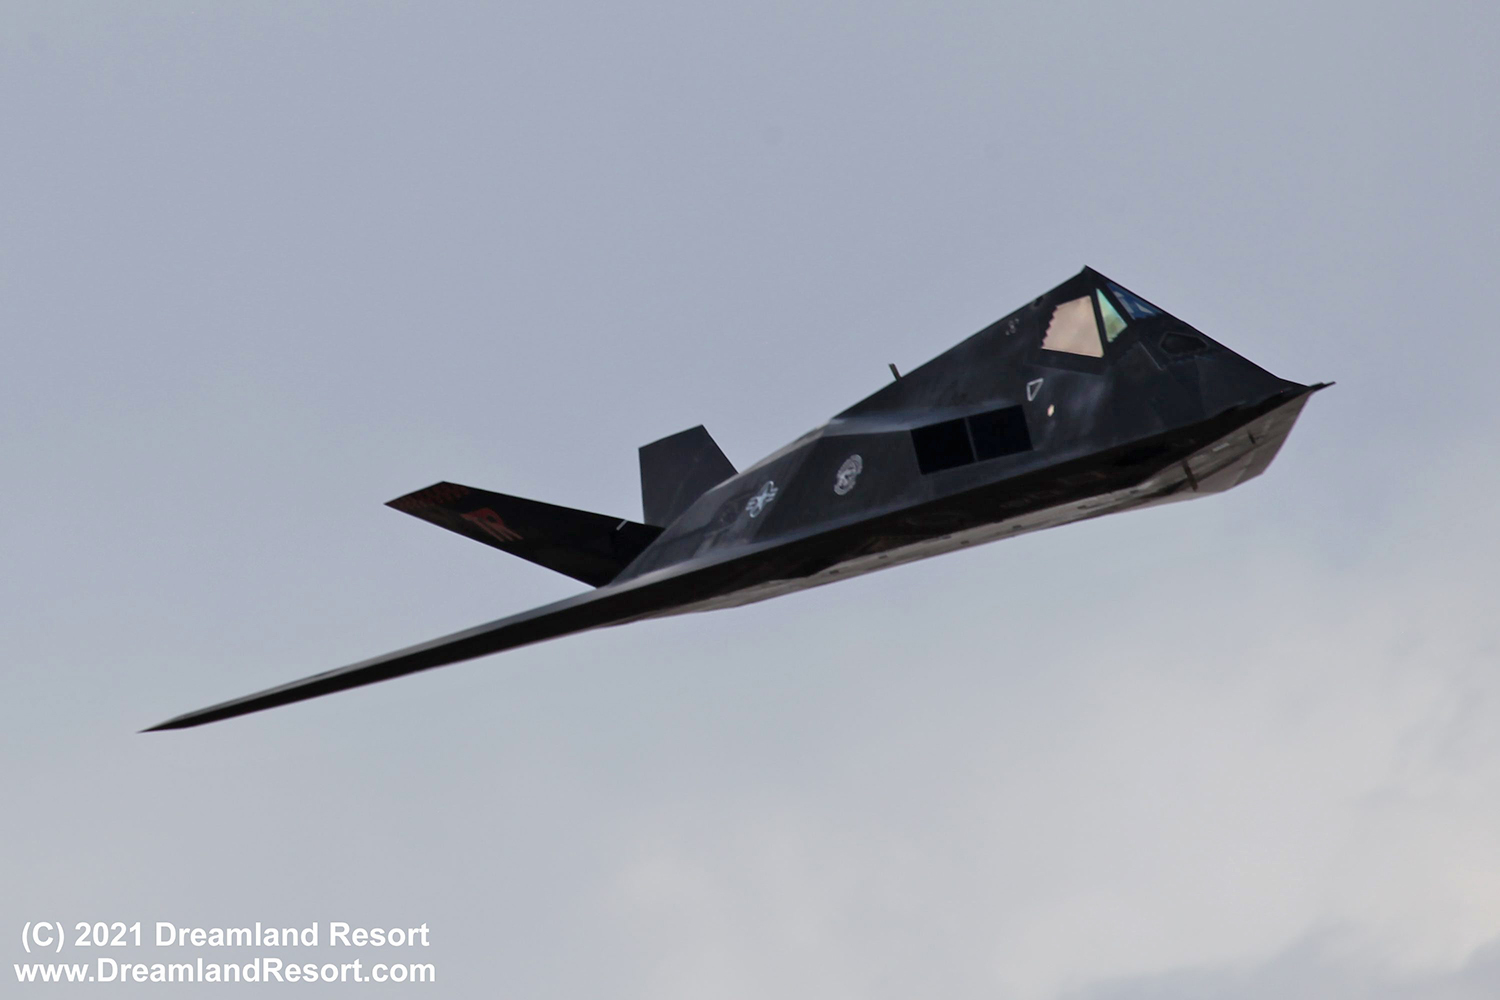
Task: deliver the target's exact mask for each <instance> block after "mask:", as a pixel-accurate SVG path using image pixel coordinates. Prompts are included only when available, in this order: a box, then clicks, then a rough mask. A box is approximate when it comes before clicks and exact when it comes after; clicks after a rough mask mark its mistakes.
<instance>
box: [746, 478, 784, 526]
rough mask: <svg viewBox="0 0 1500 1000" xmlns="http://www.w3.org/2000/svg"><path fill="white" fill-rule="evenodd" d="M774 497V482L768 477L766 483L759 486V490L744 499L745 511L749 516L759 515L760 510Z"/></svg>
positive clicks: (768, 504)
mask: <svg viewBox="0 0 1500 1000" xmlns="http://www.w3.org/2000/svg"><path fill="white" fill-rule="evenodd" d="M775 499H776V483H775V482H774V481H772V480H770V479H767V480H766V485H764V486H762V487H761V488H760V492H759V493H757V494H755V496H753V497H751V498H750V499H749V500H746V501H745V513H746V514H749V515H750V516H751V517H759V516H760V512H761V511H763V510H765V509H766V508H767V507H769V506H770V504H771V501H772V500H775Z"/></svg>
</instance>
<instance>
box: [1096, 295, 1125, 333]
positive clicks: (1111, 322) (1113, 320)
mask: <svg viewBox="0 0 1500 1000" xmlns="http://www.w3.org/2000/svg"><path fill="white" fill-rule="evenodd" d="M1094 297H1095V298H1097V299H1098V300H1099V315H1100V317H1101V318H1102V319H1103V320H1104V339H1105V340H1107V341H1109V342H1110V343H1114V341H1115V338H1116V337H1118V336H1119V335H1120V331H1122V330H1124V329H1125V320H1124V319H1123V318H1121V316H1120V314H1119V313H1118V312H1116V311H1115V306H1114V303H1112V302H1110V301H1109V296H1107V295H1105V294H1104V290H1103V289H1102V288H1101V289H1095V291H1094Z"/></svg>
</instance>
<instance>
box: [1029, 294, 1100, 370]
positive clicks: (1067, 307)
mask: <svg viewBox="0 0 1500 1000" xmlns="http://www.w3.org/2000/svg"><path fill="white" fill-rule="evenodd" d="M1091 298H1092V296H1085V297H1084V298H1081V299H1072V300H1070V301H1068V302H1064V303H1063V304H1062V305H1060V306H1058V307H1057V308H1056V309H1054V310H1053V311H1052V322H1051V323H1049V324H1048V325H1047V334H1046V336H1044V337H1043V338H1042V349H1043V350H1047V351H1062V352H1063V353H1065V354H1082V355H1084V356H1085V357H1090V358H1102V357H1104V344H1103V342H1102V341H1100V339H1099V327H1098V325H1097V324H1096V323H1095V322H1094V303H1093V302H1092V301H1090V299H1091Z"/></svg>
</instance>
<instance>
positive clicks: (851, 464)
mask: <svg viewBox="0 0 1500 1000" xmlns="http://www.w3.org/2000/svg"><path fill="white" fill-rule="evenodd" d="M863 471H865V460H864V459H862V458H860V457H859V456H858V455H850V456H849V457H848V458H846V459H844V464H843V465H841V466H839V471H838V474H837V475H836V476H834V477H833V492H835V493H837V494H838V495H839V496H843V495H844V494H846V493H848V492H849V491H850V490H852V489H854V483H855V481H856V480H858V479H859V474H860V473H861V472H863Z"/></svg>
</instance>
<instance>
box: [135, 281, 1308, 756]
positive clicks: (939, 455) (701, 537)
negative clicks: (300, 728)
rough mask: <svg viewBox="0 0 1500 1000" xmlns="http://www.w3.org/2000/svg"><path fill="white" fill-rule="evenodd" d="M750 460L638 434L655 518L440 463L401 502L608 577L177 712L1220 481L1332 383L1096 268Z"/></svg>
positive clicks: (766, 585) (406, 667) (437, 661)
mask: <svg viewBox="0 0 1500 1000" xmlns="http://www.w3.org/2000/svg"><path fill="white" fill-rule="evenodd" d="M891 370H892V374H893V375H895V376H896V377H895V380H894V381H892V382H890V383H888V384H886V385H885V386H884V387H883V388H881V389H880V390H879V391H877V392H875V393H874V394H873V395H871V396H869V397H867V398H865V399H863V400H861V401H860V402H858V403H856V404H855V405H853V406H851V407H850V408H849V409H847V410H845V411H844V412H842V413H840V414H839V415H838V416H836V417H834V418H833V419H832V420H830V421H829V422H828V423H826V424H824V425H823V426H822V427H819V428H817V429H816V430H813V431H810V432H809V433H807V434H805V435H803V436H802V437H800V438H798V439H797V440H795V441H793V442H792V443H791V444H789V445H787V446H786V447H784V448H782V449H781V450H780V451H777V452H775V453H773V454H771V455H769V456H767V457H766V458H763V459H761V460H760V461H759V462H757V463H755V464H754V465H752V466H750V467H749V468H747V469H745V470H744V471H742V472H736V471H735V469H734V466H733V465H731V464H730V462H729V460H728V459H727V458H725V457H724V453H723V452H722V451H720V450H719V447H718V446H717V445H716V444H715V443H714V441H713V439H712V438H711V437H709V435H708V432H707V431H706V430H704V429H703V428H702V427H701V426H700V427H694V428H692V429H691V430H686V431H683V432H682V433H680V434H674V435H672V436H671V437H667V438H663V439H661V440H660V441H655V442H653V443H651V444H648V445H646V446H645V447H643V448H641V449H640V463H641V501H642V506H643V508H644V515H643V517H642V520H641V521H639V522H637V521H630V520H624V519H622V518H618V517H612V516H606V515H603V514H593V513H589V512H588V511H582V510H573V509H571V508H568V507H558V506H554V505H552V504H548V503H540V502H538V501H536V500H523V499H521V498H520V497H513V496H506V495H505V494H503V493H491V492H488V491H486V490H481V489H474V488H473V487H469V486H459V485H457V484H456V483H438V484H436V485H435V486H429V487H427V488H426V489H423V490H418V491H417V492H415V493H410V494H407V495H406V496H403V497H400V498H398V499H396V500H392V501H390V506H392V507H394V508H396V509H397V510H400V511H404V512H406V513H408V514H413V515H415V516H417V517H420V518H422V519H423V520H425V521H430V522H432V523H433V524H436V525H439V526H441V527H444V528H447V529H448V530H450V531H456V532H458V533H459V534H461V535H466V536H468V537H469V538H472V539H474V540H475V541H478V542H483V543H484V544H486V545H491V546H494V547H495V548H497V549H500V550H502V551H504V552H509V553H511V554H513V555H517V556H520V557H521V558H523V559H528V560H530V561H531V562H534V563H537V564H539V565H542V566H546V567H547V568H549V569H553V570H556V571H558V572H559V573H564V574H566V575H568V576H570V577H573V578H574V579H576V580H580V581H582V582H583V583H586V584H588V585H589V586H590V587H593V588H594V589H593V590H590V591H587V592H585V593H582V594H578V595H577V596H574V597H569V598H566V599H565V600H561V601H557V602H555V603H553V604H547V605H544V606H542V607H539V608H533V609H532V610H530V611H523V612H521V613H520V614H516V615H511V616H510V617H507V618H501V619H499V620H498V621H493V622H490V623H488V624H485V625H479V626H476V627H474V628H471V629H469V630H467V631H464V632H458V633H455V634H453V635H449V636H444V637H443V638H440V639H434V640H432V641H431V642H426V643H422V644H421V645H417V646H411V647H408V648H406V649H401V650H397V651H396V652H394V653H387V654H386V655H384V656H377V657H375V658H374V659H370V660H364V661H362V662H360V663H355V664H353V665H351V666H347V667H342V668H340V669H338V670H331V671H328V672H326V673H321V674H315V675H314V676H312V677H308V678H305V679H303V680H299V681H293V682H291V683H290V684H283V685H281V686H280V687H273V688H270V689H268V690H266V691H261V692H259V693H258V694H251V695H247V696H245V697H242V698H236V699H234V700H232V701H226V702H223V703H221V704H218V705H212V706H210V707H208V708H203V709H199V710H198V711H196V712H189V713H187V714H185V715H179V716H177V717H176V718H173V719H169V720H167V721H166V722H163V723H161V724H160V725H157V726H154V727H152V729H182V728H186V727H188V726H197V725H202V724H203V723H206V722H215V721H217V720H219V719H227V718H230V717H232V716H236V715H244V714H246V713H248V712H257V711H260V710H261V709H265V708H272V707H274V706H276V705H285V704H287V703H289V702H294V701H302V700H303V699H306V698H314V697H317V696H318V695H324V694H329V693H331V692H334V691H342V690H344V689H345V688H352V687H358V686H360V685H363V684H373V683H374V682H376V681H383V680H388V679H389V678H392V677H399V676H401V675H402V674H410V673H414V672H416V671H418V670H427V669H429V668H431V667H440V666H443V665H445V664H449V663H457V662H459V661H461V660H469V659H473V658H475V657H478V656H485V655H487V654H490V653H496V652H500V651H501V650H506V649H514V648H515V647H517V646H524V645H527V644H530V643H534V642H541V641H542V640H544V639H553V638H556V637H558V636H561V635H567V634H569V633H571V632H581V631H584V630H586V629H594V628H602V627H603V626H606V625H620V624H623V623H624V622H629V621H635V620H637V619H641V618H651V617H658V616H664V615H676V614H682V613H684V612H688V611H707V610H710V609H713V608H727V607H733V606H734V605H737V604H746V603H749V602H751V601H760V600H764V599H766V598H768V597H775V596H777V595H779V594H785V593H789V592H791V591H794V590H801V589H802V588H804V587H813V586H817V585H819V584H824V583H831V582H833V581H835V580H842V579H846V578H848V577H851V576H857V575H858V574H860V573H868V572H870V571H871V570H877V569H884V568H886V567H888V566H895V565H898V564H899V563H904V562H910V561H911V560H913V559H923V558H926V557H927V556H932V555H937V554H939V553H942V552H948V551H950V550H952V549H956V548H959V547H961V546H968V545H977V544H980V543H982V542H989V541H994V540H995V539H998V538H1007V537H1009V536H1011V535H1015V534H1018V533H1020V532H1024V531H1035V530H1037V529H1039V528H1050V527H1053V526H1055V525H1059V524H1066V523H1068V522H1070V521H1079V520H1083V519H1084V518H1091V517H1098V516H1099V515H1101V514H1112V513H1116V512H1118V511H1124V510H1132V509H1135V508H1138V507H1146V506H1150V505H1153V504H1160V503H1169V502H1171V501H1174V500H1188V499H1192V498H1193V497H1197V496H1201V495H1203V494H1206V493H1218V492H1221V491H1223V490H1227V489H1229V488H1230V487H1232V486H1235V485H1237V484H1239V483H1242V482H1244V481H1245V480H1247V479H1250V478H1252V477H1254V476H1258V475H1259V474H1260V473H1261V472H1263V471H1264V470H1265V468H1266V466H1267V465H1269V464H1270V462H1271V459H1272V458H1273V457H1275V455H1276V452H1277V450H1278V449H1279V448H1280V447H1281V444H1282V442H1283V441H1284V440H1285V439H1286V436H1287V434H1288V432H1290V431H1291V429H1292V424H1293V423H1294V422H1295V421H1296V419H1297V416H1298V414H1299V413H1300V412H1301V410H1302V407H1303V405H1304V404H1305V403H1306V402H1307V399H1308V397H1309V396H1310V395H1311V394H1312V393H1314V392H1316V391H1317V390H1319V389H1322V388H1324V385H1323V384H1317V385H1301V384H1299V383H1297V382H1288V381H1286V380H1285V379H1281V378H1277V377H1276V376H1275V375H1272V374H1270V373H1269V372H1267V371H1265V370H1264V369H1262V368H1259V367H1257V366H1256V365H1254V364H1252V363H1251V362H1249V361H1247V360H1246V359H1245V358H1242V357H1241V356H1240V355H1238V354H1236V353H1234V352H1233V351H1231V350H1229V349H1228V348H1226V347H1224V346H1222V345H1221V344H1219V343H1218V342H1216V341H1214V340H1212V339H1211V338H1209V337H1208V336H1207V335H1205V334H1204V333H1202V332H1201V331H1199V330H1197V329H1195V328H1193V327H1192V326H1190V325H1188V324H1187V323H1185V322H1183V321H1182V320H1180V319H1178V318H1176V317H1175V316H1172V315H1171V314H1169V313H1167V312H1166V311H1165V310H1163V309H1161V308H1160V307H1158V306H1156V305H1153V304H1152V303H1150V302H1148V301H1146V300H1145V299H1144V298H1142V297H1140V296H1139V295H1136V294H1135V293H1133V292H1131V291H1128V290H1127V289H1125V288H1123V287H1121V286H1120V285H1118V284H1116V283H1115V282H1113V281H1110V280H1109V279H1108V278H1106V277H1105V276H1104V275H1102V274H1100V273H1098V272H1097V271H1094V270H1092V269H1089V268H1085V269H1084V270H1083V271H1082V272H1080V273H1079V274H1077V275H1076V276H1074V277H1072V278H1070V279H1068V280H1067V281H1065V282H1063V283H1062V284H1061V285H1058V286H1057V287H1056V288H1054V289H1052V291H1050V292H1048V293H1046V294H1045V295H1042V296H1041V297H1040V298H1038V299H1036V300H1035V301H1033V302H1032V303H1030V304H1029V305H1027V306H1025V307H1023V308H1021V309H1019V310H1017V311H1015V312H1013V313H1011V314H1010V315H1009V316H1006V317H1005V318H1003V319H1001V320H999V321H998V322H996V323H994V324H992V325H990V326H988V327H986V328H985V329H983V330H981V331H979V332H978V333H976V334H974V335H973V336H972V337H970V338H968V339H967V340H965V341H963V342H962V343H960V344H958V345H957V346H956V347H953V348H952V349H950V350H948V351H946V352H944V353H943V354H940V355H938V356H937V357H936V358H934V359H933V360H931V361H929V362H927V363H926V364H925V365H922V366H921V367H920V368H917V369H915V370H914V371H911V372H909V373H907V374H906V375H900V374H899V373H897V372H896V370H895V366H894V365H893V366H891Z"/></svg>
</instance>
